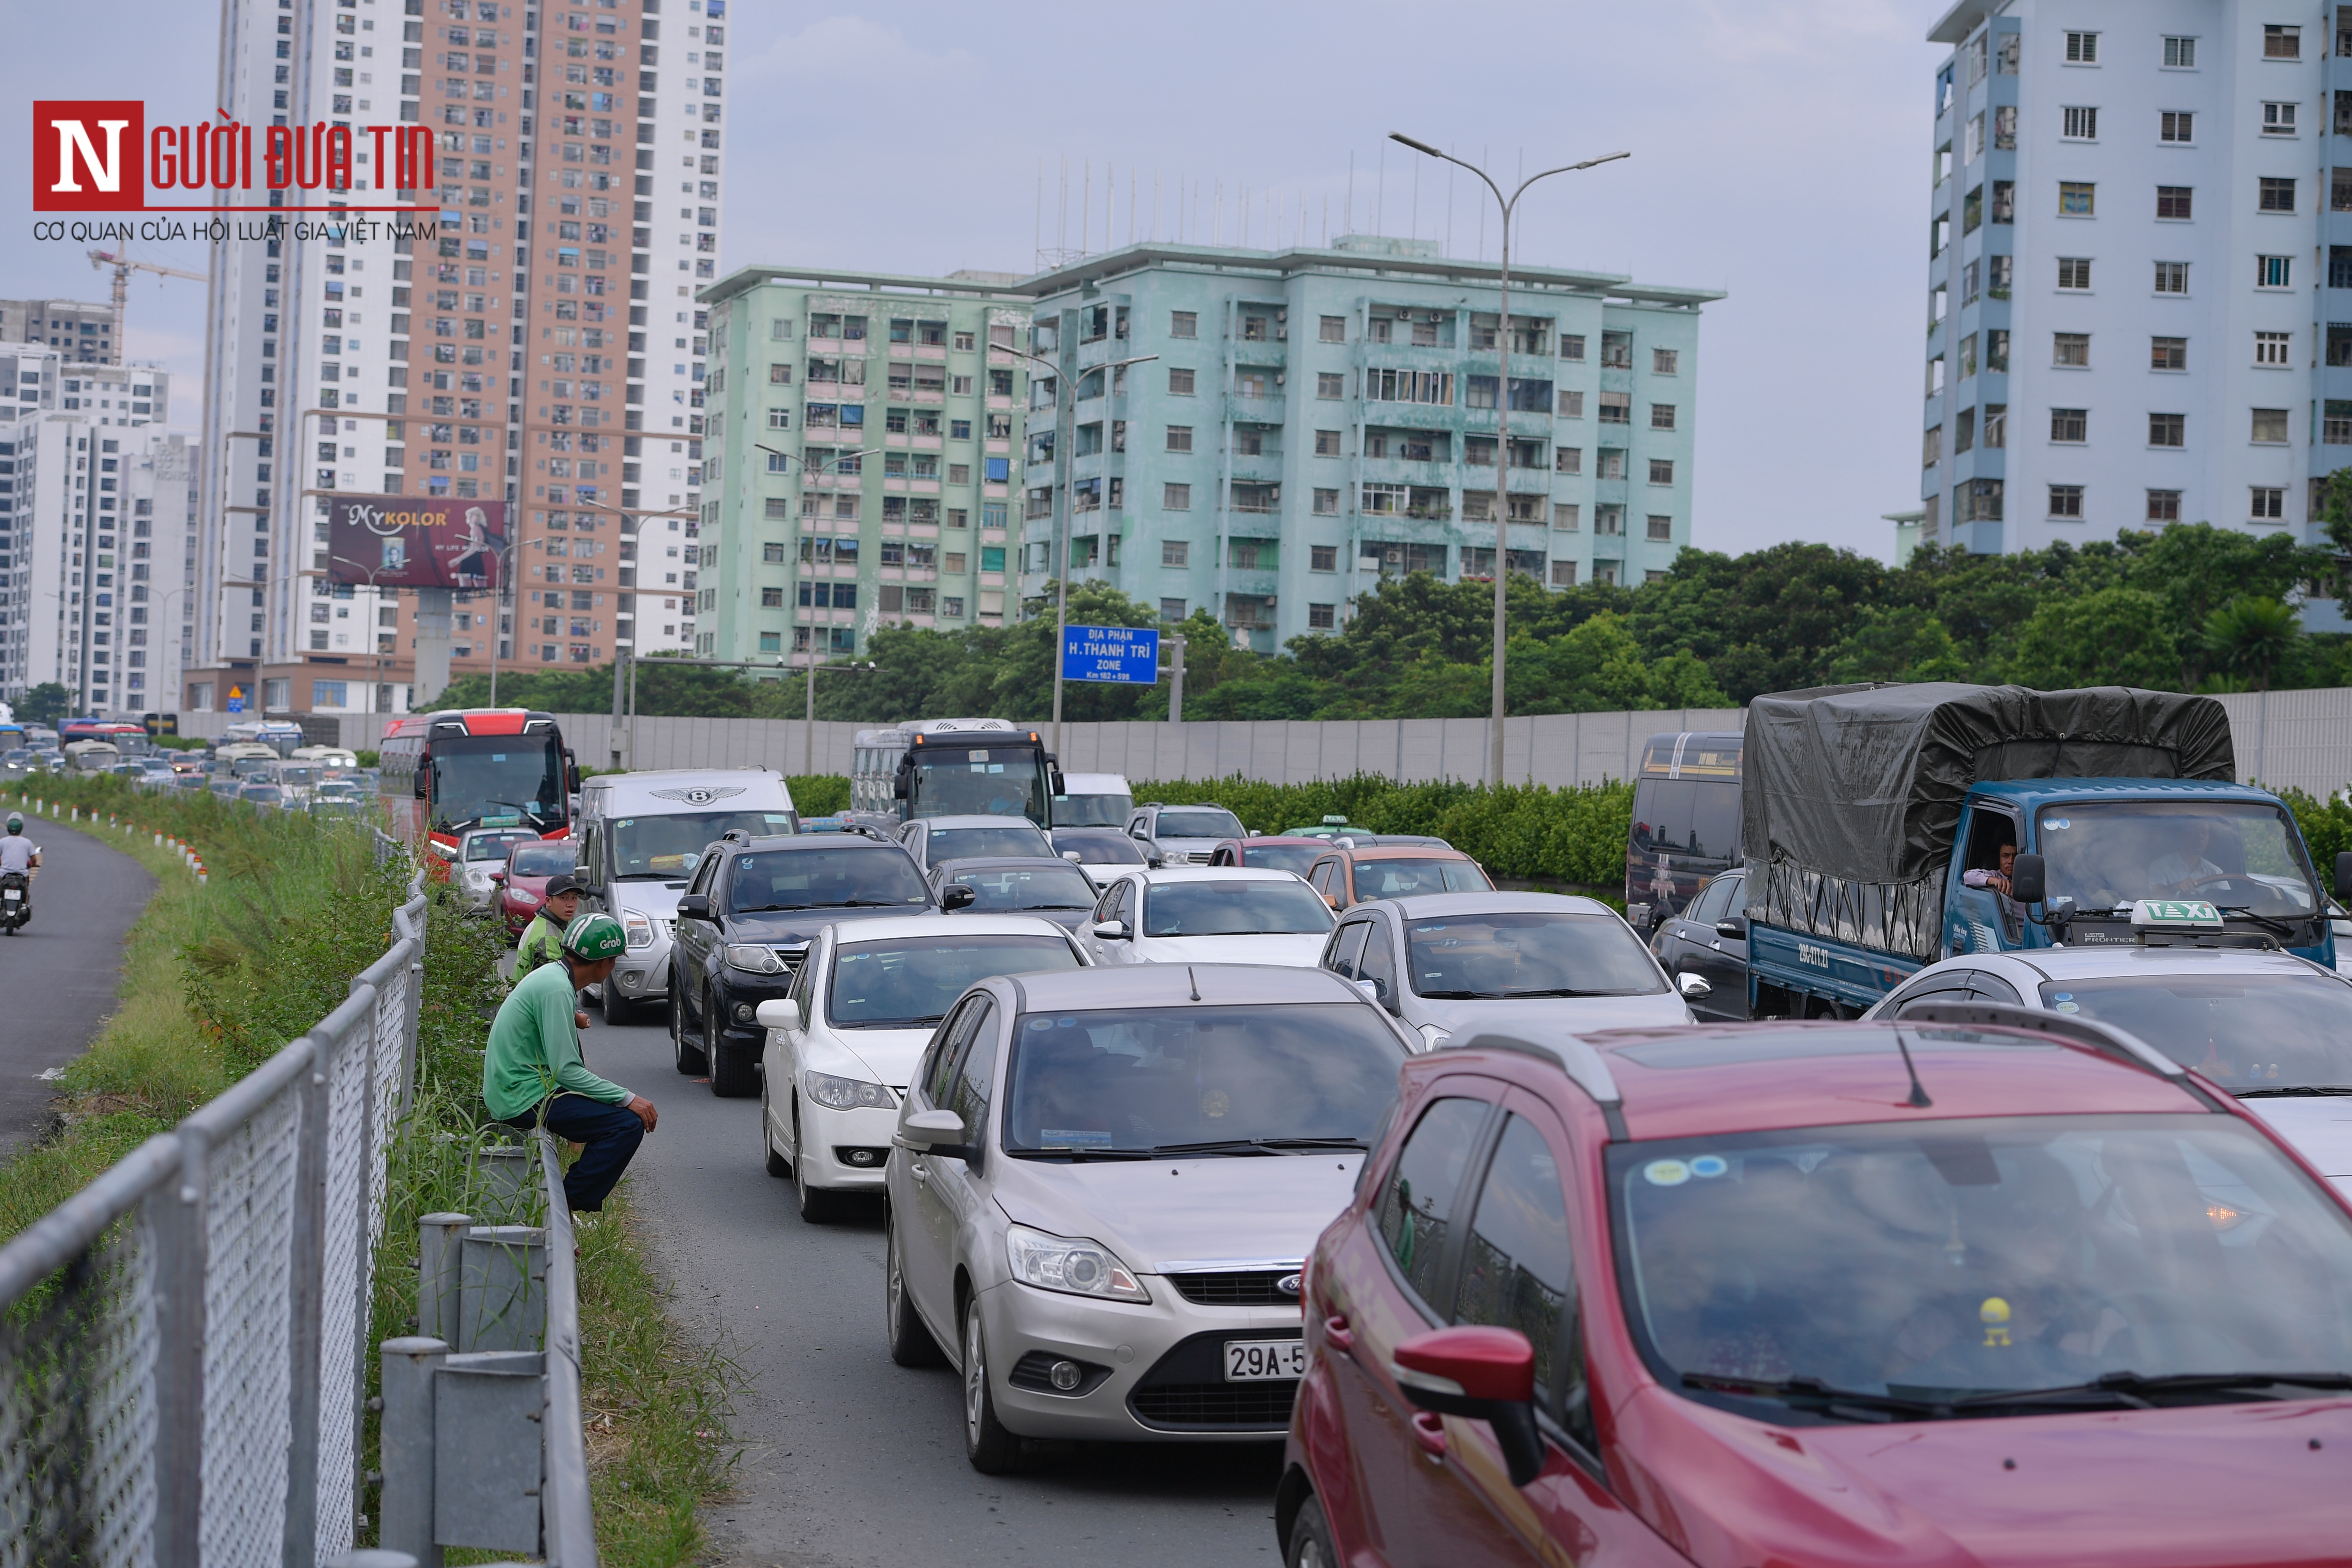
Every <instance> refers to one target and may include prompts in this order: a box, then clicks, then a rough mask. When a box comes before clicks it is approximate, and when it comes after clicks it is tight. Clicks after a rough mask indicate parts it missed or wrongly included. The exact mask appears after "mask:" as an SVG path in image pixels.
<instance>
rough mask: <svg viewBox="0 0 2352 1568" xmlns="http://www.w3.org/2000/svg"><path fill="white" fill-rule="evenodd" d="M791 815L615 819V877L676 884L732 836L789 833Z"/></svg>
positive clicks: (684, 814)
mask: <svg viewBox="0 0 2352 1568" xmlns="http://www.w3.org/2000/svg"><path fill="white" fill-rule="evenodd" d="M792 821H793V819H792V816H791V814H790V813H787V812H782V811H687V812H680V813H678V814H677V816H622V817H616V818H614V821H613V825H612V826H611V828H610V829H609V836H610V837H611V839H612V842H613V875H614V876H615V877H617V878H619V879H621V880H623V881H627V880H628V879H630V878H632V877H656V878H672V879H675V878H678V877H684V876H687V875H689V874H690V873H691V872H692V871H693V870H694V868H696V867H697V866H699V865H701V864H702V852H703V851H704V850H705V849H708V848H709V847H710V846H711V845H713V844H715V843H717V842H718V841H719V839H720V838H721V837H724V836H725V835H727V834H729V833H747V834H750V835H751V837H754V838H766V837H772V836H773V835H775V834H779V833H790V832H791V831H792V830H793V827H792Z"/></svg>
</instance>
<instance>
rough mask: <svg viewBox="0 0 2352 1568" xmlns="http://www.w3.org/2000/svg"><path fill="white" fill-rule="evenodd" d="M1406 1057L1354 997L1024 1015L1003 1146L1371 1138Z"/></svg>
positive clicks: (1184, 1145)
mask: <svg viewBox="0 0 2352 1568" xmlns="http://www.w3.org/2000/svg"><path fill="white" fill-rule="evenodd" d="M1403 1060H1404V1047H1402V1045H1401V1044H1400V1043H1399V1042H1398V1040H1397V1038H1396V1037H1395V1036H1394V1034H1393V1033H1391V1031H1390V1030H1388V1029H1387V1028H1384V1027H1383V1026H1381V1021H1380V1019H1379V1018H1378V1016H1376V1015H1375V1014H1374V1013H1373V1011H1372V1009H1371V1008H1370V1007H1366V1006H1355V1005H1349V1004H1345V1003H1307V1004H1298V1003H1292V1004H1286V1005H1278V1006H1257V1007H1204V1006H1201V1005H1188V1006H1181V1007H1152V1008H1134V1009H1129V1010H1118V1011H1105V1012H1098V1013H1031V1014H1025V1015H1024V1016H1022V1017H1020V1018H1019V1019H1017V1020H1015V1022H1014V1026H1013V1060H1012V1062H1011V1064H1010V1065H1009V1067H1008V1068H1007V1069H1006V1074H1007V1076H1006V1079H1005V1084H1006V1095H1005V1116H1004V1132H1003V1136H1004V1146H1005V1147H1006V1148H1007V1149H1008V1150H1013V1151H1030V1152H1064V1153H1087V1152H1100V1151H1108V1150H1126V1151H1140V1152H1164V1153H1175V1152H1202V1153H1257V1152H1265V1151H1266V1150H1267V1148H1268V1146H1269V1145H1273V1146H1276V1147H1279V1146H1281V1145H1286V1144H1287V1145H1290V1146H1292V1147H1297V1146H1300V1145H1306V1146H1317V1145H1322V1146H1327V1147H1328V1146H1329V1144H1331V1143H1341V1144H1344V1143H1350V1142H1353V1143H1368V1142H1370V1139H1371V1137H1372V1134H1373V1130H1374V1129H1375V1128H1376V1127H1377V1126H1378V1125H1379V1123H1380V1120H1381V1116H1382V1114H1383V1113H1384V1112H1385V1111H1386V1110H1388V1107H1389V1102H1390V1101H1391V1100H1393V1099H1394V1098H1395V1096H1396V1078H1397V1068H1398V1067H1399V1065H1400V1064H1402V1062H1403ZM1196 1145H1199V1146H1204V1147H1199V1148H1194V1147H1192V1146H1196Z"/></svg>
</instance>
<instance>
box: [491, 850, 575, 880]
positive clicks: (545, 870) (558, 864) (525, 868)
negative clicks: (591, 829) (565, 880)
mask: <svg viewBox="0 0 2352 1568" xmlns="http://www.w3.org/2000/svg"><path fill="white" fill-rule="evenodd" d="M513 857H514V858H512V859H510V860H509V861H508V862H507V869H508V870H509V872H510V873H512V874H513V875H515V876H518V877H553V876H558V875H560V874H562V872H565V871H569V870H571V869H572V867H574V866H576V865H578V864H579V863H580V849H579V847H578V846H577V845H572V844H523V845H518V846H517V847H515V849H514V850H513Z"/></svg>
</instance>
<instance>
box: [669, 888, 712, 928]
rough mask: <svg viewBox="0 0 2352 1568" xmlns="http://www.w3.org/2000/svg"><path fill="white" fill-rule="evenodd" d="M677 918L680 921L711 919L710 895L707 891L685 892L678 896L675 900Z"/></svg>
mask: <svg viewBox="0 0 2352 1568" xmlns="http://www.w3.org/2000/svg"><path fill="white" fill-rule="evenodd" d="M677 918H678V919H680V920H682V921H707V920H709V919H711V918H712V916H711V913H710V895H709V894H708V893H687V894H684V895H682V896H680V898H679V899H678V900H677Z"/></svg>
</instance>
